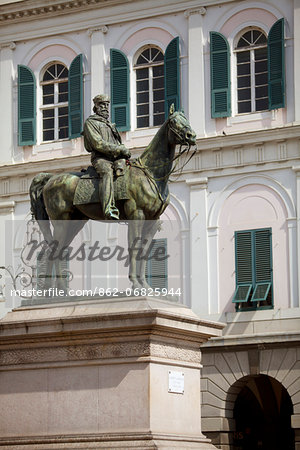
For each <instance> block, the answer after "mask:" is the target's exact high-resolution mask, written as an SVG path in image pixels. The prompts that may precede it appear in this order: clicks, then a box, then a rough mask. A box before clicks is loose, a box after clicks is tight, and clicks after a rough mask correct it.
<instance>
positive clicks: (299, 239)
mask: <svg viewBox="0 0 300 450" xmlns="http://www.w3.org/2000/svg"><path fill="white" fill-rule="evenodd" d="M293 169H294V171H295V173H296V180H297V181H296V182H297V199H296V205H297V239H296V242H297V263H296V264H297V267H298V268H300V166H297V167H293ZM298 270H299V269H298ZM299 295H300V277H299V274H298V297H299Z"/></svg>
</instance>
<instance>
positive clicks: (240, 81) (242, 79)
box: [238, 75, 251, 88]
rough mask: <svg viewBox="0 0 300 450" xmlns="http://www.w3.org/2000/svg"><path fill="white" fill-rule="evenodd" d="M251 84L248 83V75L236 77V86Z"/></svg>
mask: <svg viewBox="0 0 300 450" xmlns="http://www.w3.org/2000/svg"><path fill="white" fill-rule="evenodd" d="M248 86H251V84H250V77H249V76H248V75H247V76H244V77H238V88H242V87H248Z"/></svg>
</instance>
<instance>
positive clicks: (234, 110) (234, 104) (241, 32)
mask: <svg viewBox="0 0 300 450" xmlns="http://www.w3.org/2000/svg"><path fill="white" fill-rule="evenodd" d="M254 30H257V31H260V32H261V33H263V34H264V35H265V37H266V44H265V45H260V46H255V47H254V46H253V47H252V46H249V47H248V48H249V51H250V77H251V78H250V83H251V84H250V88H251V111H249V112H242V113H239V112H238V73H237V54H238V53H240V52H243V51H247V50H246V47H244V48H243V49H238V48H237V44H238V42H239V40H240V39H241V37H242V36H243V35H244V34H246V33H247V32H248V31H254ZM269 31H270V30H269ZM269 31H268V30H266V29H264V28H262V27H261V25H256V24H253V25H251V26H245V24H243V25H242V28H241V29H240V30H239V31H238V32H236V33H235V35H234V38H233V39H232V40H231V45H230V52H232V55H233V58H232V68H231V72H232V85H231V89H232V92H231V98H232V116H231V118H233V117H236V118H237V119H238V118H243V117H245V116H248V117H252V116H255V115H259V114H262V115H268V116H269V115H270V109H269V107H267V109H264V110H260V111H257V110H256V109H255V102H256V95H255V67H254V64H255V63H254V51H255V50H256V49H259V48H264V47H266V48H268V32H269ZM267 64H268V56H267ZM267 72H268V66H267ZM253 81H254V83H253ZM267 85H268V82H267ZM253 107H254V109H253Z"/></svg>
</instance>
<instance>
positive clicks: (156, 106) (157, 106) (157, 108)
mask: <svg viewBox="0 0 300 450" xmlns="http://www.w3.org/2000/svg"><path fill="white" fill-rule="evenodd" d="M164 110H165V102H156V103H153V112H154V113H162V112H164Z"/></svg>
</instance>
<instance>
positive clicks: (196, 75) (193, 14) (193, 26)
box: [185, 7, 206, 136]
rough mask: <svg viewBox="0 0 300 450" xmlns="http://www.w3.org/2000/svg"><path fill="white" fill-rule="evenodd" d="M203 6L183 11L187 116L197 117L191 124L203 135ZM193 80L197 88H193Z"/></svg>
mask: <svg viewBox="0 0 300 450" xmlns="http://www.w3.org/2000/svg"><path fill="white" fill-rule="evenodd" d="M205 14H206V9H205V8H203V7H202V8H198V9H189V10H187V11H185V16H186V17H187V19H188V48H189V51H188V55H189V56H188V62H189V77H188V80H189V94H188V95H189V117H191V118H193V117H194V118H197V122H193V123H192V124H191V125H192V127H193V129H194V130H195V132H196V134H197V136H203V135H204V129H205V104H204V103H205V99H204V93H205V88H204V62H203V32H202V29H203V16H204V15H205ZM195 80H197V88H196V89H195Z"/></svg>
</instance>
